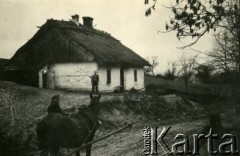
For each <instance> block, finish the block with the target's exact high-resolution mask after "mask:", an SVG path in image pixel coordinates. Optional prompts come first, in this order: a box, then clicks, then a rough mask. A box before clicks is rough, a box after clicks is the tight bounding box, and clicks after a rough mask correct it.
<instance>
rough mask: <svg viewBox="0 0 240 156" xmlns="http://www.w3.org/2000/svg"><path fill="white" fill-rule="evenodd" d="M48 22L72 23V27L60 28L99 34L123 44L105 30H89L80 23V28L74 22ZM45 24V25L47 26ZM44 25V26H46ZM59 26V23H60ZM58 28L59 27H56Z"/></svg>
mask: <svg viewBox="0 0 240 156" xmlns="http://www.w3.org/2000/svg"><path fill="white" fill-rule="evenodd" d="M48 22H65V23H72V24H73V25H72V26H59V27H61V28H73V29H82V30H84V31H88V32H91V33H95V34H98V35H104V36H106V37H109V38H111V39H114V40H115V41H118V42H119V43H121V41H120V40H118V39H116V38H115V37H113V36H112V35H111V34H110V33H108V32H106V31H103V30H99V29H95V28H91V29H90V28H87V27H85V26H84V25H82V24H81V23H79V26H77V25H76V24H75V23H74V22H72V21H71V20H69V21H66V20H57V19H47V23H48ZM47 23H45V24H47ZM45 24H44V25H45ZM58 24H59V23H58ZM55 26H57V25H55Z"/></svg>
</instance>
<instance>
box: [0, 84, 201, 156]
mask: <svg viewBox="0 0 240 156" xmlns="http://www.w3.org/2000/svg"><path fill="white" fill-rule="evenodd" d="M0 91H2V93H3V94H2V96H0V101H1V104H0V106H1V109H0V111H1V115H0V120H1V121H2V122H3V121H4V122H7V123H8V122H9V123H11V122H12V121H13V119H14V124H15V125H14V126H16V129H14V131H23V132H24V133H23V139H26V138H27V136H29V135H30V134H33V135H34V137H33V140H32V141H31V143H30V144H29V146H31V147H33V149H32V150H33V151H30V153H34V151H36V150H37V146H36V143H37V140H36V132H35V128H36V125H37V123H38V121H39V120H41V119H42V118H43V117H44V116H45V115H46V110H47V107H48V105H49V103H50V99H51V97H52V96H53V95H55V94H60V97H61V107H62V108H63V109H64V110H65V111H66V112H74V111H76V109H77V108H78V107H79V106H80V105H83V104H84V105H87V104H89V95H87V94H80V93H71V92H64V91H55V90H46V89H37V88H31V87H24V86H20V85H16V84H13V83H9V82H1V83H0ZM5 97H7V98H8V99H10V100H7V101H6V99H5ZM101 104H102V108H101V111H100V119H101V120H103V125H102V126H101V127H100V128H99V130H98V131H97V133H96V137H95V138H98V137H101V136H103V135H104V134H106V133H108V132H111V131H114V130H116V129H118V128H120V127H122V126H123V125H125V124H126V123H131V122H138V123H137V124H135V125H134V126H133V127H132V129H131V130H125V131H124V132H122V133H119V134H117V135H114V136H111V137H110V138H108V139H106V140H103V141H100V142H98V143H96V144H94V145H93V148H92V153H93V156H94V155H96V156H137V155H142V150H143V137H142V135H143V131H142V129H143V128H144V126H158V127H160V128H161V127H162V126H164V125H165V126H171V127H172V129H171V131H170V133H169V137H170V138H169V141H171V139H172V138H171V136H172V135H176V134H175V133H174V132H182V133H187V132H195V133H197V132H198V131H200V130H201V129H202V127H203V126H204V125H205V124H206V121H205V120H199V118H202V117H201V115H202V114H204V113H203V110H202V109H201V108H200V107H199V106H198V105H197V104H196V103H193V102H191V101H186V100H184V99H182V98H180V97H178V96H176V95H167V96H162V97H152V96H149V95H145V94H140V95H137V96H136V97H134V96H133V98H132V95H131V98H129V97H124V96H123V95H121V96H119V95H118V94H115V95H102V98H101ZM11 108H14V110H12V109H11ZM196 113H198V115H196ZM197 116H199V118H198V119H195V117H197ZM13 117H14V118H13ZM11 119H12V120H11ZM0 123H1V122H0ZM159 131H160V129H159ZM167 139H168V137H167ZM28 152H29V151H28ZM34 155H35V156H37V155H38V154H34Z"/></svg>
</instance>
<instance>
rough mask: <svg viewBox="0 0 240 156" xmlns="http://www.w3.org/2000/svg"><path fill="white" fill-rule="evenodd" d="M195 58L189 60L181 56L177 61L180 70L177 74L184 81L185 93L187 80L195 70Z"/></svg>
mask: <svg viewBox="0 0 240 156" xmlns="http://www.w3.org/2000/svg"><path fill="white" fill-rule="evenodd" d="M196 58H197V55H196V56H193V57H190V58H187V57H186V56H185V55H183V56H182V57H181V58H180V59H179V62H180V70H179V72H178V74H179V75H180V77H181V78H183V80H184V83H185V89H186V93H188V82H189V79H190V78H191V77H192V76H193V75H194V69H195V65H196V63H197V62H196Z"/></svg>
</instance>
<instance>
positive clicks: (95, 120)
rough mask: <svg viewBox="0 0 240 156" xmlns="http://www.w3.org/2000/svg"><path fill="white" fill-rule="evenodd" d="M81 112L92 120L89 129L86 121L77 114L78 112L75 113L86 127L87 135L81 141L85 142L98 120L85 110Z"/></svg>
mask: <svg viewBox="0 0 240 156" xmlns="http://www.w3.org/2000/svg"><path fill="white" fill-rule="evenodd" d="M82 114H84V116H86V117H87V118H88V119H90V120H91V121H93V122H94V125H93V127H92V129H90V127H89V126H88V125H87V123H86V122H85V121H84V119H83V118H82V117H81V116H80V115H79V114H76V116H77V117H78V119H80V120H81V121H82V122H83V124H84V126H85V127H86V128H87V129H88V132H89V133H88V135H87V137H86V138H85V139H84V141H83V142H85V141H86V140H87V139H88V138H89V136H90V135H91V134H92V131H93V130H94V128H95V127H96V125H97V123H98V120H97V119H94V118H93V117H92V116H91V115H90V114H89V113H88V112H86V111H82Z"/></svg>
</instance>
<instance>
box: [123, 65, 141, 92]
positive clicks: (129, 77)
mask: <svg viewBox="0 0 240 156" xmlns="http://www.w3.org/2000/svg"><path fill="white" fill-rule="evenodd" d="M135 69H136V70H137V82H134V70H135ZM133 87H134V88H135V89H141V90H144V70H143V68H127V69H125V89H126V90H130V89H132V88H133Z"/></svg>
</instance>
